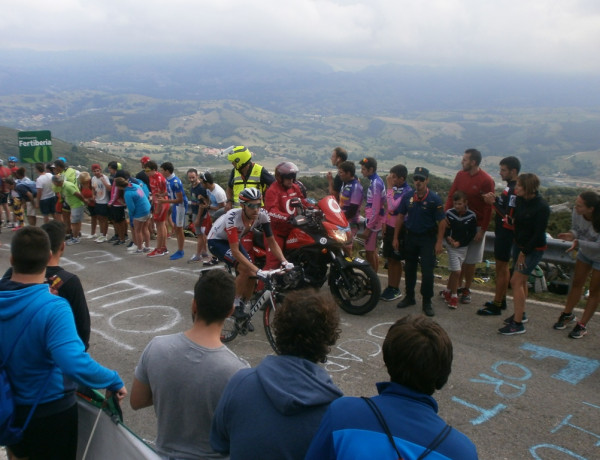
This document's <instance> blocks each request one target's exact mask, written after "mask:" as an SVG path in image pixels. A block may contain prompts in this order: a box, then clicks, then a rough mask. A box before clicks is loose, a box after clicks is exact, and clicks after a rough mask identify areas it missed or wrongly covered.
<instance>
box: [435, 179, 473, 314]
mask: <svg viewBox="0 0 600 460" xmlns="http://www.w3.org/2000/svg"><path fill="white" fill-rule="evenodd" d="M452 201H453V203H452V204H453V207H452V208H450V209H448V211H446V218H445V219H444V220H443V221H442V223H441V225H443V226H444V227H445V229H446V230H445V233H444V244H445V246H446V249H447V250H448V268H449V269H450V276H449V277H448V284H447V286H446V289H445V290H443V291H442V295H443V296H444V299H445V300H446V303H447V304H448V307H450V308H452V309H456V308H458V292H457V291H458V282H459V279H460V270H461V267H462V264H463V262H464V261H465V257H466V255H467V249H468V245H469V243H470V242H471V240H472V239H473V238H474V237H475V234H476V233H477V216H476V215H475V213H474V212H473V211H471V210H470V209H469V208H468V206H467V204H468V201H467V195H466V194H465V192H463V191H462V190H457V191H456V192H454V194H453V195H452Z"/></svg>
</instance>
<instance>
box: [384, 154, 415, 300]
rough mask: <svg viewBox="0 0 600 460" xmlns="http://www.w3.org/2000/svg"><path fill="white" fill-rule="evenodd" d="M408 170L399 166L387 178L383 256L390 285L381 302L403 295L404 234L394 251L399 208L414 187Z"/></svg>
mask: <svg viewBox="0 0 600 460" xmlns="http://www.w3.org/2000/svg"><path fill="white" fill-rule="evenodd" d="M407 176H408V170H407V169H406V166H404V165H402V164H399V165H396V166H394V167H392V169H390V173H389V174H388V176H387V177H386V181H387V193H386V201H387V212H386V213H385V219H384V224H383V256H384V257H385V258H386V259H387V268H388V285H387V287H386V288H385V289H384V290H383V292H382V293H381V300H383V301H385V302H391V301H393V300H396V299H399V298H400V297H401V295H402V293H401V292H400V280H401V278H402V260H403V259H404V255H403V254H402V251H403V249H404V243H403V241H404V234H405V232H401V233H400V234H399V238H400V244H399V245H398V249H397V250H396V249H394V245H393V243H394V227H395V226H396V216H397V215H398V207H399V206H400V202H401V201H402V198H403V197H405V196H406V195H407V194H408V193H409V192H412V187H411V186H410V185H408V184H407V183H406V177H407Z"/></svg>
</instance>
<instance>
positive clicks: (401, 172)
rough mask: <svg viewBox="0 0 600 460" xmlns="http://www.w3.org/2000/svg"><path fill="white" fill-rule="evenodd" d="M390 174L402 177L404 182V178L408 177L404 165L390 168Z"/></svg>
mask: <svg viewBox="0 0 600 460" xmlns="http://www.w3.org/2000/svg"><path fill="white" fill-rule="evenodd" d="M390 174H395V175H396V176H397V177H402V178H403V179H404V180H406V176H408V169H406V166H404V165H396V166H392V168H391V169H390Z"/></svg>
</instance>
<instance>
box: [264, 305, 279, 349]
mask: <svg viewBox="0 0 600 460" xmlns="http://www.w3.org/2000/svg"><path fill="white" fill-rule="evenodd" d="M278 305H281V303H280V302H279V301H277V300H276V301H273V300H271V301H270V302H267V304H266V305H265V310H264V312H263V325H264V327H265V334H266V335H267V340H268V341H269V344H270V345H271V348H272V349H273V351H274V352H275V353H276V354H279V350H278V349H277V345H276V344H275V331H274V330H273V319H274V318H275V311H276V309H277V306H278Z"/></svg>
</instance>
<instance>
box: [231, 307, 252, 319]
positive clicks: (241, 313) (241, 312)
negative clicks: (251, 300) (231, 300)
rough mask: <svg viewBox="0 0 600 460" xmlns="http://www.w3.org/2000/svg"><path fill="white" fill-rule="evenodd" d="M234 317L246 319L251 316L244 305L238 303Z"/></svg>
mask: <svg viewBox="0 0 600 460" xmlns="http://www.w3.org/2000/svg"><path fill="white" fill-rule="evenodd" d="M233 317H234V318H235V320H236V321H244V320H246V319H248V318H249V317H250V315H249V314H248V313H246V312H245V311H244V307H243V306H242V305H236V306H235V309H234V310H233Z"/></svg>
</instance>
